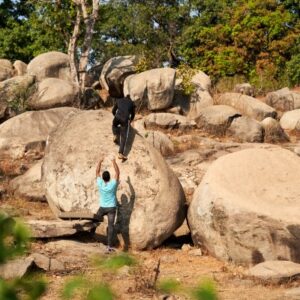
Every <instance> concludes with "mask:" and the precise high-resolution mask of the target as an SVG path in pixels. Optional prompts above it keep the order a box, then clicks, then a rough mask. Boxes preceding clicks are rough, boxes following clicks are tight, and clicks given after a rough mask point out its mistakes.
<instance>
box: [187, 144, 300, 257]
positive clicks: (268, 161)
mask: <svg viewBox="0 0 300 300" xmlns="http://www.w3.org/2000/svg"><path fill="white" fill-rule="evenodd" d="M299 176H300V158H299V157H297V156H296V155H295V154H293V153H292V152H291V151H289V150H284V149H281V148H279V147H275V146H265V148H259V149H247V150H242V151H239V152H235V153H233V154H228V155H225V156H222V157H220V158H219V159H217V160H216V161H215V162H214V163H213V164H212V165H211V166H210V167H209V169H208V171H207V172H206V174H205V176H204V177H203V179H202V181H201V184H200V186H199V187H198V188H197V190H196V192H195V194H194V197H193V200H192V203H191V205H190V207H189V211H188V222H189V225H190V228H191V233H192V238H193V241H194V243H195V245H200V246H202V247H205V248H206V249H207V250H208V251H209V252H210V253H211V254H212V255H214V256H216V257H218V258H220V259H222V260H229V261H234V262H236V263H259V262H263V261H267V260H277V259H281V260H291V261H294V262H299V261H300V255H299V245H300V237H299V234H298V232H299V229H300V215H299V212H300V201H299V199H300V188H299V184H298V183H299Z"/></svg>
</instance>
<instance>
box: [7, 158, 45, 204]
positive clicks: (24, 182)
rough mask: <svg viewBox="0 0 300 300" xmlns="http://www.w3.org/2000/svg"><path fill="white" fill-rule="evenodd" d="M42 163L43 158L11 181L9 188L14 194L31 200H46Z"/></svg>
mask: <svg viewBox="0 0 300 300" xmlns="http://www.w3.org/2000/svg"><path fill="white" fill-rule="evenodd" d="M42 163H43V160H40V161H38V162H37V163H36V164H35V165H34V166H32V167H31V168H30V169H29V170H28V171H27V172H26V173H25V174H23V175H21V176H18V177H16V178H14V179H13V180H11V181H10V183H9V189H10V191H11V192H12V193H13V194H14V196H18V197H21V198H23V199H28V200H30V201H32V200H34V201H46V197H45V189H44V186H43V184H42V182H41V179H42V170H41V168H42Z"/></svg>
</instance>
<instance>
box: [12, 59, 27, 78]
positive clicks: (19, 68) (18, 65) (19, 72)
mask: <svg viewBox="0 0 300 300" xmlns="http://www.w3.org/2000/svg"><path fill="white" fill-rule="evenodd" d="M13 68H14V71H15V72H14V73H15V75H16V76H23V75H25V74H26V73H27V64H25V63H24V62H22V61H21V60H16V61H15V62H14V64H13Z"/></svg>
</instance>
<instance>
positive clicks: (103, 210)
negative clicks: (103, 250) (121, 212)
mask: <svg viewBox="0 0 300 300" xmlns="http://www.w3.org/2000/svg"><path fill="white" fill-rule="evenodd" d="M116 211H117V208H116V207H100V208H99V210H98V211H97V218H99V219H100V220H101V219H102V218H103V216H105V215H107V219H108V227H107V246H108V247H112V243H113V236H114V227H115V216H116Z"/></svg>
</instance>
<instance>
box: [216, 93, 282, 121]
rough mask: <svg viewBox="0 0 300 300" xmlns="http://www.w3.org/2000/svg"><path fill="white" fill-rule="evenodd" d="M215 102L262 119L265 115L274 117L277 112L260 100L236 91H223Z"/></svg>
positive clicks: (259, 119)
mask: <svg viewBox="0 0 300 300" xmlns="http://www.w3.org/2000/svg"><path fill="white" fill-rule="evenodd" d="M216 104H223V105H229V106H232V107H234V108H235V109H237V110H238V111H239V112H240V113H242V114H243V115H246V116H248V117H251V118H253V119H256V120H258V121H262V120H263V119H265V118H267V117H271V118H275V117H276V115H277V113H276V111H275V109H274V108H272V107H271V106H269V105H267V104H265V103H263V102H261V101H260V100H258V99H256V98H253V97H250V96H247V95H243V94H238V93H224V94H221V95H220V96H219V97H218V98H217V99H216Z"/></svg>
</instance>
